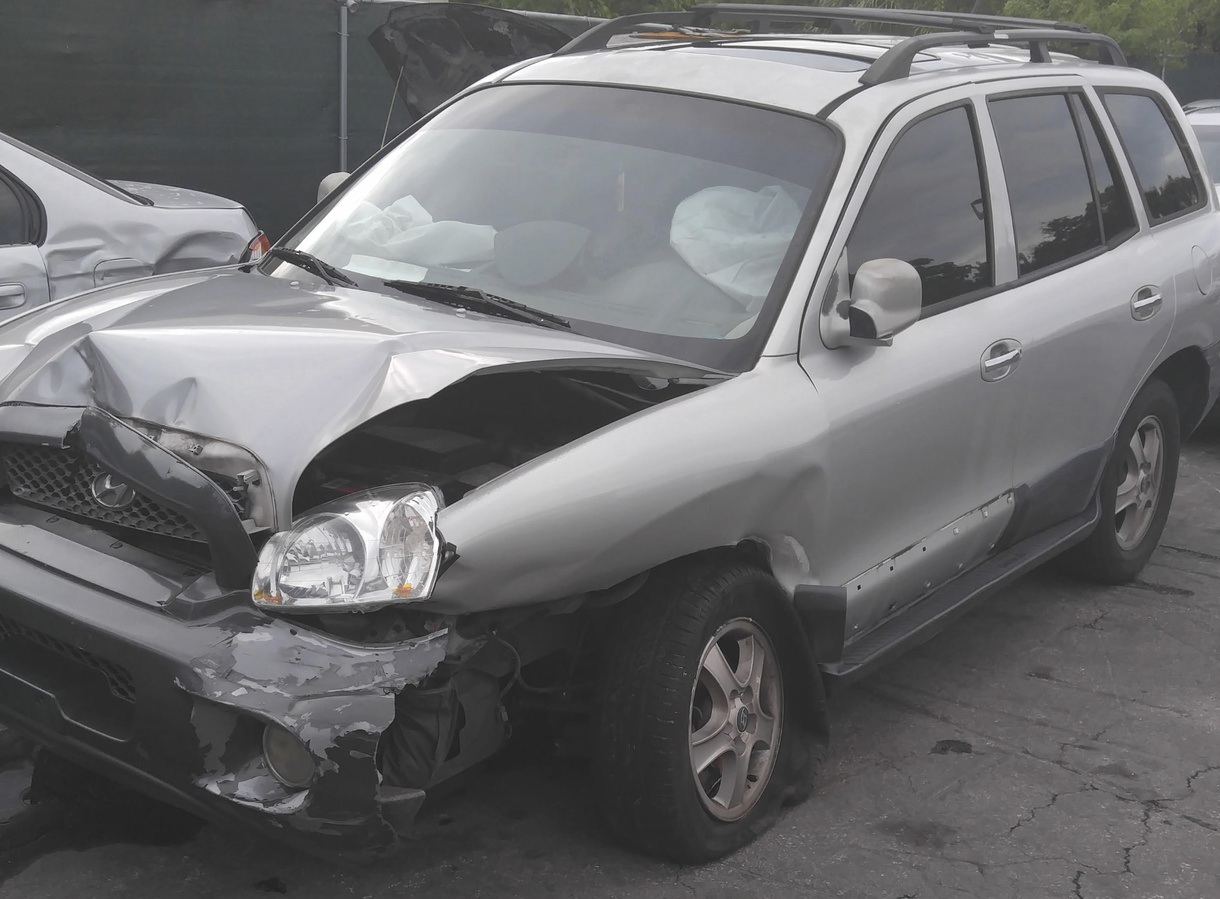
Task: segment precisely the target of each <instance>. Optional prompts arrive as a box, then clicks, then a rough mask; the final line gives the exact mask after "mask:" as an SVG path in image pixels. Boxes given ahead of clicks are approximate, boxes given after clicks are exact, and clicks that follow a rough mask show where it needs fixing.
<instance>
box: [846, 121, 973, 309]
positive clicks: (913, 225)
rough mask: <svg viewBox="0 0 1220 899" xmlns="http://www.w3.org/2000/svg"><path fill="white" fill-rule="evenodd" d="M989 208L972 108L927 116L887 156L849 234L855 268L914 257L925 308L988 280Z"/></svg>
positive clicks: (851, 263)
mask: <svg viewBox="0 0 1220 899" xmlns="http://www.w3.org/2000/svg"><path fill="white" fill-rule="evenodd" d="M987 214H988V210H987V207H986V201H985V199H984V193H983V179H982V175H981V172H980V170H979V161H978V152H977V150H976V143H975V136H974V122H973V120H972V118H971V115H970V113H969V112H968V111H967V110H966V109H965V108H964V107H957V108H954V109H949V110H946V111H944V112H940V113H937V114H935V115H933V116H929V117H928V118H926V119H923V120H921V121H919V122H916V123H915V124H914V125H912V126H911V127H910V128H908V129H907V130H906V132H905V133H903V134H902V135H901V136H900V137H899V138H898V141H897V142H896V143H895V145H894V146H893V147H892V148H891V149H890V152H889V155H888V156H887V157H886V159H885V162H884V163H882V165H881V169H880V171H879V172H878V173H877V179H876V181H875V182H874V183H873V187H872V190H870V191H869V195H868V199H867V200H865V202H864V208H863V209H861V210H860V217H859V219H858V220H857V221H856V224H855V227H854V228H853V229H852V234H851V237H850V238H849V239H848V241H847V259H848V263H849V268H850V273H851V275H852V277H855V274H856V270H857V269H858V268H859V267H860V265H861V264H862V263H864V262H867V261H869V260H870V259H888V258H892V259H902V260H904V261H906V262H909V263H911V265H913V266H915V269H916V270H917V271H918V272H919V275H920V277H921V278H922V279H923V304H924V306H925V307H927V306H930V305H933V304H935V303H941V302H944V301H945V300H951V299H953V298H954V297H959V296H961V295H962V294H966V293H970V292H971V291H974V290H979V289H980V288H983V287H990V286H991V284H992V264H991V252H990V241H989V240H988V227H987Z"/></svg>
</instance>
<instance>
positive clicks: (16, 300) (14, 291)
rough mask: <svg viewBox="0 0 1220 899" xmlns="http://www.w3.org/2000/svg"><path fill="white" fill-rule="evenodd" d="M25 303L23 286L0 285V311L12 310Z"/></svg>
mask: <svg viewBox="0 0 1220 899" xmlns="http://www.w3.org/2000/svg"><path fill="white" fill-rule="evenodd" d="M23 303H25V285H24V284H0V309H12V308H14V307H16V306H20V305H22V304H23Z"/></svg>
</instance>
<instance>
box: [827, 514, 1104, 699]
mask: <svg viewBox="0 0 1220 899" xmlns="http://www.w3.org/2000/svg"><path fill="white" fill-rule="evenodd" d="M1100 517H1101V506H1100V504H1099V502H1098V500H1097V497H1096V496H1094V498H1093V502H1092V503H1090V504H1089V508H1088V509H1086V510H1085V511H1084V512H1083V513H1081V514H1080V515H1077V516H1076V517H1075V518H1071V519H1069V520H1067V521H1065V522H1063V523H1062V524H1058V525H1055V526H1054V527H1052V528H1047V529H1046V530H1045V531H1041V532H1039V533H1037V534H1034V535H1033V536H1031V537H1027V538H1026V539H1024V540H1022V541H1021V542H1020V543H1017V544H1015V545H1013V546H1011V547H1009V548H1008V549H1006V550H1003V551H1001V552H998V553H996V554H995V555H994V556H992V557H991V558H990V559H988V560H987V561H985V562H983V563H982V564H980V565H978V566H976V567H975V568H973V569H971V570H970V571H968V572H966V573H965V574H963V575H961V576H960V577H957V578H954V579H953V580H951V581H950V582H949V583H947V584H945V586H943V587H941V588H940V589H939V590H937V591H936V592H934V593H929V594H928V595H927V596H925V597H924V598H923V599H921V600H919V601H918V602H916V603H914V604H913V605H911V606H910V607H909V608H907V609H905V610H903V611H901V612H899V613H898V614H897V615H895V616H894V617H892V618H890V619H889V620H887V621H885V622H883V623H882V624H880V625H878V626H877V627H876V628H874V629H873V630H871V631H869V632H868V633H867V634H864V635H863V636H861V637H859V638H857V639H856V640H853V641H852V642H851V643H848V644H847V645H846V646H845V647H844V648H843V658H842V660H841V661H839V662H837V663H833V664H828V665H822V666H821V669H822V673H823V675H824V676H825V677H826V678H828V679H829V680H830V681H832V683H833V684H834V685H835V686H843V685H845V684H849V683H851V682H852V681H855V680H857V679H858V678H860V677H863V676H864V675H865V674H868V673H869V672H871V671H873V670H874V669H875V668H878V667H880V666H881V665H883V664H884V663H885V662H888V661H889V660H891V659H893V658H894V657H896V656H898V655H900V654H901V653H903V652H906V651H907V650H908V649H912V648H913V647H915V646H918V645H919V644H920V643H923V642H925V641H927V640H930V639H932V638H933V637H935V636H936V635H937V634H939V633H940V632H941V631H942V630H944V629H945V628H946V627H947V626H948V625H949V624H950V623H952V622H953V621H955V620H956V619H957V618H959V617H960V616H961V615H963V614H965V613H966V612H967V611H969V610H970V609H971V608H972V607H973V606H975V605H977V604H978V603H979V602H981V601H982V600H984V599H986V598H987V597H988V596H990V595H991V594H992V593H993V592H994V591H996V590H998V589H999V588H1000V587H1002V586H1004V585H1005V584H1008V583H1009V582H1011V581H1013V580H1015V579H1016V578H1018V577H1020V576H1021V575H1023V574H1025V573H1026V572H1027V571H1029V570H1030V569H1032V568H1035V567H1037V566H1038V565H1040V564H1041V563H1042V562H1044V561H1046V560H1047V559H1048V558H1050V557H1051V556H1052V555H1055V554H1056V553H1058V552H1061V551H1063V550H1065V549H1067V548H1068V547H1070V546H1072V545H1073V544H1076V543H1079V542H1080V541H1081V540H1084V539H1085V538H1086V537H1088V535H1089V534H1090V533H1091V532H1092V530H1093V528H1094V527H1095V526H1096V525H1097V522H1098V519H1100Z"/></svg>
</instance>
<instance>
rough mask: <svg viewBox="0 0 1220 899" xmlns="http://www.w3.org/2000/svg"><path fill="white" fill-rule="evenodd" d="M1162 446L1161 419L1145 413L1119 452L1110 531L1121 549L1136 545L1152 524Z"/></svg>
mask: <svg viewBox="0 0 1220 899" xmlns="http://www.w3.org/2000/svg"><path fill="white" fill-rule="evenodd" d="M1164 447H1165V433H1164V431H1163V430H1162V428H1161V422H1160V420H1159V419H1158V418H1156V416H1153V415H1149V416H1147V417H1146V418H1145V419H1144V420H1143V421H1141V422H1140V423H1139V425H1138V427H1136V429H1135V433H1133V434H1132V435H1131V440H1130V441H1129V442H1128V443H1127V446H1126V447H1125V449H1124V451H1123V467H1122V469H1121V472H1120V474H1119V480H1118V491H1117V494H1116V496H1115V502H1114V531H1115V534H1116V535H1117V538H1118V545H1119V547H1120V548H1122V549H1123V550H1126V551H1130V550H1132V549H1134V548H1135V547H1136V546H1138V545H1139V543H1140V541H1141V540H1143V539H1144V536H1145V535H1146V534H1147V533H1148V529H1149V528H1150V527H1151V526H1152V519H1153V516H1155V515H1156V510H1157V506H1158V504H1159V501H1160V497H1161V481H1162V479H1163V476H1164V470H1165V462H1164V457H1165V453H1164Z"/></svg>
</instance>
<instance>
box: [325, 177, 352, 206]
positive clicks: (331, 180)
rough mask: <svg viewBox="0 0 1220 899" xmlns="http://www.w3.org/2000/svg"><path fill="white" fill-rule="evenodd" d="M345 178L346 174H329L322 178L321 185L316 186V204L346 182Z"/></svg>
mask: <svg viewBox="0 0 1220 899" xmlns="http://www.w3.org/2000/svg"><path fill="white" fill-rule="evenodd" d="M347 178H348V173H347V172H331V173H330V174H329V175H327V176H326V177H325V178H323V179H322V181H321V183H319V184H318V202H319V203H321V202H322V201H323V200H324V199H326V195H327V194H329V193H330V192H331V191H332V190H334V189H335V188H336V187H338V186H339V185H340V184H342V183H343V182H344V181H346V180H347Z"/></svg>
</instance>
